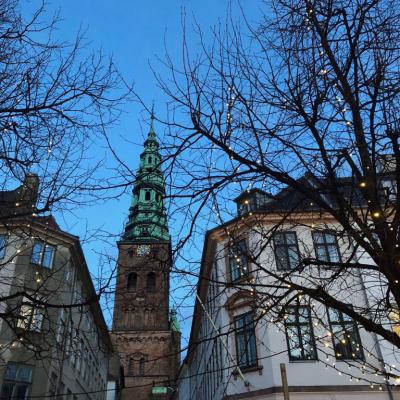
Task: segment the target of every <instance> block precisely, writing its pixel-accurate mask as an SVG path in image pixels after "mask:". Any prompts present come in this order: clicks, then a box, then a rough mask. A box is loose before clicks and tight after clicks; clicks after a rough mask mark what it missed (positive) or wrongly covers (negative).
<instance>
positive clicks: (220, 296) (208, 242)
mask: <svg viewBox="0 0 400 400" xmlns="http://www.w3.org/2000/svg"><path fill="white" fill-rule="evenodd" d="M263 196H264V194H263V193H262V192H261V191H258V190H254V191H251V192H248V193H246V194H244V195H243V196H240V198H238V214H239V216H238V218H236V219H234V220H232V221H231V222H229V223H227V224H225V225H224V226H220V227H217V228H216V229H213V230H212V231H209V232H208V233H207V235H206V239H205V246H204V251H203V259H202V266H201V272H200V277H201V279H200V280H199V284H198V291H197V301H196V305H195V314H194V319H193V325H192V331H191V337H190V343H189V350H188V355H187V357H186V359H185V361H184V363H183V365H182V368H181V373H180V379H179V385H178V391H177V394H176V397H177V398H178V399H179V400H184V399H191V400H222V399H260V400H267V399H268V400H270V399H271V400H272V399H274V400H275V399H276V400H277V399H284V389H283V384H282V372H281V369H282V368H283V369H284V371H285V372H286V376H287V382H288V392H289V393H288V394H289V396H290V399H296V400H300V399H301V400H306V399H318V400H332V399H335V400H339V399H340V400H361V399H363V400H364V399H367V400H368V399H370V400H380V399H382V400H383V399H388V400H389V399H390V400H393V399H399V398H400V395H399V392H398V391H397V390H396V387H392V386H391V385H388V384H387V377H386V376H385V375H383V374H381V373H380V372H379V371H388V372H389V370H390V372H392V369H393V372H396V373H398V365H396V359H397V358H396V357H397V355H398V354H397V353H396V351H395V350H394V349H393V347H392V346H389V345H388V344H387V343H386V345H387V348H386V350H385V351H384V352H382V346H383V345H384V343H382V342H378V340H377V337H376V336H375V335H374V334H371V333H369V332H367V331H365V330H364V329H362V328H361V327H360V326H357V324H356V323H355V322H354V321H353V320H352V319H351V318H350V317H348V316H347V315H346V314H344V313H341V312H340V311H335V310H333V309H327V308H326V307H325V306H323V305H322V304H320V303H318V302H316V301H310V300H309V299H308V298H307V296H305V295H303V294H301V292H299V291H297V290H295V289H296V288H295V285H296V283H301V284H304V280H305V279H308V280H310V281H312V280H316V281H318V282H321V284H322V285H325V284H326V285H331V286H330V287H329V286H327V287H328V290H329V293H330V294H331V295H332V296H333V297H334V298H337V299H340V300H341V301H342V302H344V303H346V304H351V305H352V307H353V308H354V309H357V308H359V309H366V308H368V305H367V302H368V295H369V294H368V290H366V282H365V279H364V278H363V277H361V276H360V275H359V273H358V272H357V271H355V272H351V273H343V275H341V276H339V278H338V279H335V280H333V279H332V277H333V275H334V274H337V273H338V272H337V271H338V269H337V268H330V267H329V263H338V264H340V263H341V262H343V263H345V262H346V261H347V260H349V259H352V260H354V259H357V260H361V261H360V262H362V261H363V260H364V261H365V256H364V255H363V254H362V253H359V251H358V250H357V249H354V248H353V247H352V245H351V243H350V242H349V240H347V239H346V238H345V237H337V235H336V234H335V232H336V231H337V229H336V225H335V221H334V220H332V219H331V218H328V217H327V216H324V215H322V214H321V213H314V212H313V211H307V212H304V211H302V212H297V213H291V214H290V217H289V218H288V216H286V218H284V215H283V214H282V213H280V212H277V210H276V209H275V210H274V207H273V205H272V206H271V207H270V208H269V211H263V212H256V211H255V212H251V210H252V209H251V208H250V209H249V205H251V204H257V203H259V202H260V201H261V202H263V201H264V200H265V199H264V197H263ZM249 211H250V212H249ZM300 257H301V258H302V259H307V258H310V259H311V258H312V259H317V260H319V261H321V263H322V264H323V263H325V262H326V264H328V267H326V268H322V267H321V265H317V266H316V265H310V266H308V267H305V268H304V269H303V270H302V271H300V272H299V273H295V274H294V273H292V269H293V268H294V267H295V265H296V264H297V263H298V261H299V259H300ZM363 257H364V259H363ZM285 274H286V275H285ZM277 276H279V277H280V279H279V280H278V279H277ZM282 276H287V279H286V278H285V280H284V281H283V283H282ZM332 281H334V282H335V283H334V284H332V283H331V282H332ZM285 282H287V283H285ZM282 298H284V299H286V300H285V301H287V305H286V306H285V307H282V300H281V299H282ZM289 300H290V301H289ZM275 304H279V307H275ZM389 355H390V357H389ZM391 383H394V382H391Z"/></svg>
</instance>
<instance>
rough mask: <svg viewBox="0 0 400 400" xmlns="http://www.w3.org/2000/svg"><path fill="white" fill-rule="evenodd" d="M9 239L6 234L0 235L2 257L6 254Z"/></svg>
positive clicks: (0, 256)
mask: <svg viewBox="0 0 400 400" xmlns="http://www.w3.org/2000/svg"><path fill="white" fill-rule="evenodd" d="M6 246H7V239H6V237H5V235H0V259H2V258H4V256H5V255H6Z"/></svg>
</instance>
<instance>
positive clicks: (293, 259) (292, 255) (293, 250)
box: [288, 246, 299, 268]
mask: <svg viewBox="0 0 400 400" xmlns="http://www.w3.org/2000/svg"><path fill="white" fill-rule="evenodd" d="M288 254H289V264H290V268H296V267H297V264H298V262H299V253H298V252H297V247H294V246H291V247H289V248H288Z"/></svg>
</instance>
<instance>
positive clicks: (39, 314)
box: [30, 308, 44, 332]
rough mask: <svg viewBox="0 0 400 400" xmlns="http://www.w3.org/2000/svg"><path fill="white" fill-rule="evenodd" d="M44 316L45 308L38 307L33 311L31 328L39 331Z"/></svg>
mask: <svg viewBox="0 0 400 400" xmlns="http://www.w3.org/2000/svg"><path fill="white" fill-rule="evenodd" d="M43 318H44V315H43V310H41V309H39V308H36V309H35V310H34V312H33V317H32V323H31V326H30V330H31V331H35V332H39V331H40V330H41V328H42V323H43Z"/></svg>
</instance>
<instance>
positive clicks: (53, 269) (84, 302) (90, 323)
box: [0, 0, 131, 395]
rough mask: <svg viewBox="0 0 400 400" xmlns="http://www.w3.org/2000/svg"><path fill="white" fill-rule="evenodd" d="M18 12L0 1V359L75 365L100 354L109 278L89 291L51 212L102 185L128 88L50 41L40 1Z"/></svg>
mask: <svg viewBox="0 0 400 400" xmlns="http://www.w3.org/2000/svg"><path fill="white" fill-rule="evenodd" d="M21 6H22V4H21V3H20V2H19V1H18V0H0V77H1V79H0V175H1V178H0V190H1V194H0V222H1V226H0V228H1V229H0V242H1V243H0V276H1V278H0V326H1V328H0V329H1V339H2V345H1V351H0V357H1V358H3V356H5V357H7V356H8V355H9V354H10V353H9V352H10V350H11V351H12V349H13V348H17V349H18V348H21V347H25V350H27V351H26V353H25V356H26V359H25V361H26V362H32V360H36V361H38V362H42V363H43V365H45V364H46V363H47V364H46V365H50V364H49V362H51V359H53V360H58V361H60V363H59V365H61V366H62V364H63V362H64V361H65V359H66V358H71V357H74V358H75V359H76V363H78V362H82V358H83V357H88V354H89V353H88V351H89V350H88V346H89V344H90V345H93V346H94V347H95V348H94V350H93V351H95V352H99V351H100V350H104V351H108V350H109V349H108V348H107V349H104V348H103V347H102V345H101V343H106V342H107V341H108V340H109V339H108V332H107V331H106V330H107V328H106V324H105V322H104V320H103V319H102V318H103V317H102V315H101V311H100V306H99V298H100V296H101V295H102V294H103V292H104V290H105V287H108V286H109V284H110V278H109V277H108V276H107V277H105V278H104V277H101V276H100V277H101V280H102V282H101V285H100V287H99V288H98V292H97V293H96V291H95V288H94V286H93V284H92V281H91V277H90V274H89V271H88V268H87V266H86V264H85V260H84V257H83V253H82V250H81V248H80V243H79V239H78V238H76V237H74V236H72V235H70V234H69V233H66V232H63V231H62V230H61V229H60V227H59V226H58V225H57V223H56V221H55V219H54V218H53V216H52V215H54V214H59V215H60V214H61V213H63V212H65V211H66V210H70V209H72V208H73V207H76V206H80V205H83V204H87V202H88V201H89V200H90V201H93V199H96V198H98V197H99V190H98V189H100V188H101V189H106V188H107V186H108V183H107V184H104V182H105V181H106V180H107V177H105V176H102V180H101V182H102V183H101V184H100V183H99V182H100V176H99V170H100V167H101V166H102V165H103V162H104V157H103V154H104V153H105V151H104V148H105V147H107V143H108V137H107V135H108V133H107V129H108V128H110V127H111V126H112V125H113V124H114V123H115V122H116V121H117V119H118V117H119V115H120V113H121V111H122V107H123V105H124V104H125V103H126V102H127V101H129V99H130V92H131V88H130V85H128V84H127V83H126V82H125V81H124V79H123V78H122V76H121V75H120V74H119V72H118V70H117V68H116V67H115V65H114V63H113V60H112V59H111V58H109V57H106V56H104V55H103V54H102V53H101V52H99V51H97V52H95V51H93V52H91V51H90V50H89V49H88V48H87V47H86V45H85V41H84V38H83V35H82V34H80V33H79V34H78V35H77V37H76V38H75V39H74V40H72V41H71V42H65V41H59V40H57V39H56V38H55V37H54V35H55V31H56V29H57V24H58V22H59V17H58V15H56V16H54V17H53V18H50V19H49V18H48V16H47V14H46V12H47V10H46V9H45V3H44V2H43V3H42V5H41V6H40V7H39V8H38V9H36V10H34V11H33V14H32V15H31V16H27V15H23V14H22V13H21V11H20V7H21ZM101 143H104V144H105V147H103V148H102V149H100V147H101V146H100V144H101ZM95 189H96V190H95ZM103 193H104V192H103ZM94 317H95V318H94ZM99 321H100V323H99V324H98V323H97V322H99ZM101 326H102V328H100V327H101ZM85 335H86V337H87V338H88V339H87V342H85V343H86V344H83V338H84V336H85ZM97 338H98V339H99V340H97ZM85 340H86V339H85ZM87 343H89V344H87ZM97 345H98V346H97ZM96 346H97V348H96ZM84 350H85V351H86V353H87V354H86V355H85V354H84ZM95 354H96V353H95ZM99 354H100V352H99ZM49 360H50V361H49ZM6 361H7V360H6ZM58 376H59V377H61V375H58ZM60 379H61V378H60ZM58 384H60V382H58V383H56V390H58V389H57V385H58ZM101 389H102V390H104V389H103V388H101ZM2 395H3V394H2Z"/></svg>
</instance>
